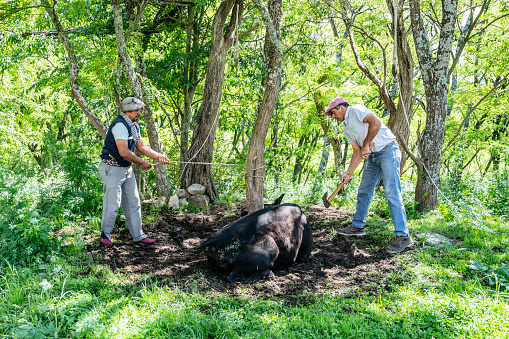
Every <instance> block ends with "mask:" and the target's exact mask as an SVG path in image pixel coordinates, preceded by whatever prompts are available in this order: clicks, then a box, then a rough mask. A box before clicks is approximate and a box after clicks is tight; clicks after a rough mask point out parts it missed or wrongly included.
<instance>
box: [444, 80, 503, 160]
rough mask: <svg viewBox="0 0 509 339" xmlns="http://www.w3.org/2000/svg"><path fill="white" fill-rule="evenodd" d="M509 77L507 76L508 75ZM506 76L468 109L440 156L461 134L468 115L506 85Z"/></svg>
mask: <svg viewBox="0 0 509 339" xmlns="http://www.w3.org/2000/svg"><path fill="white" fill-rule="evenodd" d="M508 75H509V74H508ZM508 75H506V76H505V77H504V81H500V82H499V83H498V84H496V85H495V86H494V87H493V88H492V89H491V90H490V91H489V92H488V93H486V94H485V95H484V96H483V97H482V98H481V99H479V101H478V102H477V103H476V104H475V106H474V107H472V109H470V111H468V113H467V115H466V116H465V118H464V119H463V121H462V122H461V125H460V127H459V128H458V131H457V132H456V134H455V135H454V136H453V137H452V139H451V140H450V141H449V143H448V144H447V146H445V148H444V150H443V151H442V154H444V152H445V151H446V150H447V149H448V148H449V146H451V144H452V143H453V142H454V140H456V138H457V137H458V136H459V135H460V133H461V129H462V128H463V125H464V124H465V122H466V121H467V120H468V118H469V117H470V114H472V112H473V111H475V110H476V109H477V107H479V105H480V104H481V103H482V102H483V101H484V100H486V99H487V98H488V97H490V96H491V94H492V93H493V92H494V91H495V90H496V89H497V88H498V87H500V86H501V85H502V84H506V83H507V76H508Z"/></svg>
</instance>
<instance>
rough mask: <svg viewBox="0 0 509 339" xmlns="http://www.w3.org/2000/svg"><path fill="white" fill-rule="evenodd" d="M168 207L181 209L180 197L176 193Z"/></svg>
mask: <svg viewBox="0 0 509 339" xmlns="http://www.w3.org/2000/svg"><path fill="white" fill-rule="evenodd" d="M168 208H172V209H174V210H178V209H179V197H178V196H177V195H176V194H175V195H172V196H171V197H170V202H168Z"/></svg>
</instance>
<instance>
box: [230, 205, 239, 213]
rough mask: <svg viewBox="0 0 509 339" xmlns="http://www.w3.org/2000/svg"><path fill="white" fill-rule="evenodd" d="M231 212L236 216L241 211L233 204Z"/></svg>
mask: <svg viewBox="0 0 509 339" xmlns="http://www.w3.org/2000/svg"><path fill="white" fill-rule="evenodd" d="M230 211H231V212H232V213H234V214H235V213H237V212H238V211H239V209H238V208H237V205H235V204H234V203H231V204H230Z"/></svg>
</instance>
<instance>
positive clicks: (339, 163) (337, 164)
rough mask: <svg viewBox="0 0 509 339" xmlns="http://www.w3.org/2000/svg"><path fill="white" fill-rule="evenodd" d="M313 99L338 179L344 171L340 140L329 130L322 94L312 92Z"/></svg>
mask: <svg viewBox="0 0 509 339" xmlns="http://www.w3.org/2000/svg"><path fill="white" fill-rule="evenodd" d="M314 101H315V106H316V111H317V114H318V119H320V124H321V125H322V129H323V132H324V133H325V135H326V137H327V139H328V140H329V143H330V144H331V146H332V150H333V152H334V168H335V171H336V177H337V178H338V179H339V178H341V175H342V174H343V172H344V169H345V167H344V165H343V154H342V152H341V142H340V140H339V138H338V136H337V135H333V133H332V132H331V130H330V127H329V124H328V121H327V117H326V115H325V114H323V112H325V105H324V103H323V99H322V95H321V93H320V91H316V92H315V94H314Z"/></svg>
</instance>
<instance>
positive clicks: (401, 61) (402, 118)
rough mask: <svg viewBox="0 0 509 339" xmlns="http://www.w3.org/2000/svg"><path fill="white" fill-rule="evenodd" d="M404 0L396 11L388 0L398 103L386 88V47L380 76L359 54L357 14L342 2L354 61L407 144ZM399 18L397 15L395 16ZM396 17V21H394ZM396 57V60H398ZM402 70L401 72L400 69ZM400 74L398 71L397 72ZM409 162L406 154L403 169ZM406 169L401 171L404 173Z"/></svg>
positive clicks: (409, 100) (409, 93) (408, 56)
mask: <svg viewBox="0 0 509 339" xmlns="http://www.w3.org/2000/svg"><path fill="white" fill-rule="evenodd" d="M404 2H405V0H400V1H399V2H398V5H397V8H396V12H395V11H394V7H393V3H392V1H391V0H387V6H388V8H389V10H390V11H391V14H392V17H393V32H394V29H395V30H396V41H395V42H394V43H395V48H396V52H397V64H398V67H397V68H396V64H393V67H392V72H393V76H397V77H398V83H399V89H400V96H399V102H398V104H396V102H395V101H394V99H393V98H392V97H391V94H390V92H389V89H388V88H387V63H388V61H387V57H386V51H385V49H382V52H383V70H384V75H383V78H382V79H380V78H379V77H378V76H377V75H376V74H375V73H373V71H371V69H369V67H368V66H367V65H366V64H364V63H363V62H362V60H361V57H360V54H359V52H358V49H357V45H356V42H355V38H354V35H353V24H354V20H355V16H356V15H357V14H358V13H356V12H355V9H354V8H353V7H352V5H351V4H350V2H349V0H342V3H343V6H342V7H343V21H344V23H345V27H346V32H347V34H348V37H349V40H350V46H351V48H352V51H353V53H354V56H355V61H356V63H357V66H358V67H359V69H360V70H361V71H362V72H363V73H364V74H365V75H366V77H367V78H368V79H369V80H371V82H372V83H373V84H374V85H375V86H376V87H377V89H378V93H379V95H380V97H381V99H382V101H383V102H384V104H385V107H386V109H387V110H388V111H389V114H390V116H389V121H388V123H387V126H388V127H389V128H390V129H391V131H392V132H393V133H394V135H395V136H396V138H397V139H398V142H399V143H404V144H405V145H407V144H408V137H409V133H410V128H409V125H410V122H411V119H412V116H411V112H412V108H413V68H414V66H413V59H412V53H411V49H410V46H409V44H408V34H409V33H408V32H406V30H405V23H404V20H403V5H404ZM348 11H350V12H351V17H348ZM395 17H396V18H395ZM394 19H396V20H394ZM395 61H396V60H393V62H395ZM398 69H399V72H398ZM396 73H397V74H396ZM405 161H406V154H405V153H404V154H403V157H402V159H401V163H400V166H401V169H403V167H404V165H405ZM402 172H403V171H400V173H402Z"/></svg>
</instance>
